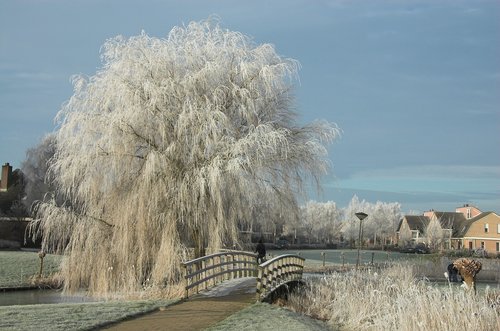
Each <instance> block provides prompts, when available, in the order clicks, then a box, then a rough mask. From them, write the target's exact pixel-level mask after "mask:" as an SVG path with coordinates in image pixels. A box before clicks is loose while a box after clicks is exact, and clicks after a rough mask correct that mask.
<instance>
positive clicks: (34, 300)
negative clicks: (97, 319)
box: [0, 290, 97, 306]
mask: <svg viewBox="0 0 500 331" xmlns="http://www.w3.org/2000/svg"><path fill="white" fill-rule="evenodd" d="M93 301H97V300H96V299H95V298H91V297H88V296H85V294H84V293H82V294H81V295H80V294H76V295H64V294H62V292H61V291H58V290H23V291H7V292H0V306H13V305H36V304H46V303H82V302H93Z"/></svg>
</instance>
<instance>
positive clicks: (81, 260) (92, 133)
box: [37, 20, 339, 294]
mask: <svg viewBox="0 0 500 331" xmlns="http://www.w3.org/2000/svg"><path fill="white" fill-rule="evenodd" d="M101 58H102V61H103V66H102V68H101V69H100V70H99V71H98V72H97V73H96V74H95V75H94V76H92V77H90V78H87V77H82V76H76V77H74V79H73V84H74V94H73V96H72V97H71V98H70V99H69V100H68V101H67V102H66V103H65V104H64V106H63V108H62V109H61V111H60V112H59V113H58V115H57V117H56V119H57V120H58V122H59V130H58V131H57V132H56V138H55V139H56V142H57V144H56V146H57V150H56V152H55V155H54V157H53V158H52V159H51V162H50V168H49V173H50V177H51V178H52V179H53V180H54V183H55V185H56V190H58V191H59V192H61V194H62V195H63V196H67V197H71V199H70V201H69V203H70V205H72V206H78V208H77V209H78V212H77V213H66V212H63V211H61V210H58V208H60V207H58V206H56V205H53V206H50V207H47V208H42V209H40V210H39V212H38V215H37V217H39V219H40V220H41V222H40V225H41V228H42V230H43V233H44V244H45V245H49V244H50V243H57V245H59V246H58V247H61V246H62V244H63V243H65V244H66V245H65V246H64V247H65V253H66V255H67V259H66V260H65V263H64V265H63V268H62V273H63V275H64V277H65V283H64V284H65V288H66V290H76V289H80V288H81V287H87V288H88V289H89V290H90V291H91V292H93V293H97V294H105V293H109V292H114V291H120V292H124V293H127V292H134V291H137V290H141V289H143V288H144V287H145V286H146V287H162V286H165V284H171V283H172V282H175V281H177V280H179V279H180V272H181V271H180V269H179V266H180V262H181V261H182V260H183V259H185V258H187V257H188V256H189V255H190V254H191V252H193V251H194V252H196V254H198V255H199V254H203V252H205V251H206V250H208V251H213V250H217V249H219V248H220V247H222V246H224V245H228V244H230V245H233V244H235V243H238V241H239V239H240V238H239V235H238V226H239V225H240V224H245V223H246V222H247V223H251V222H253V221H254V218H256V217H259V216H258V215H257V214H256V211H259V212H260V211H262V214H261V215H275V214H276V212H275V211H273V210H272V209H273V208H282V207H283V206H287V208H286V209H288V210H295V209H296V205H297V203H296V197H295V193H296V192H297V191H298V190H299V188H300V187H301V184H302V182H303V181H304V180H305V179H306V178H312V179H315V178H318V176H320V175H322V174H324V173H325V172H326V169H327V168H328V160H327V154H326V148H325V147H324V146H323V144H325V143H329V142H331V141H333V140H334V139H336V138H337V137H338V135H339V130H338V129H337V127H336V126H335V125H332V124H329V123H312V124H310V125H307V126H300V125H298V124H297V123H296V114H295V113H294V112H293V111H292V110H291V109H292V107H293V98H292V93H291V91H292V90H293V83H294V81H295V79H296V78H297V76H298V69H299V63H298V62H297V61H295V60H293V59H287V58H283V57H281V56H280V55H278V54H277V53H276V51H275V49H274V47H273V46H272V45H269V44H262V45H256V44H254V43H253V41H252V40H251V38H249V37H247V36H245V35H243V34H241V33H239V32H234V31H229V30H226V29H222V28H221V27H220V26H219V25H218V23H217V22H216V21H214V20H209V21H202V22H192V23H190V24H189V25H188V26H186V27H174V28H173V29H172V31H171V32H170V33H169V34H168V36H167V37H166V38H161V39H160V38H154V37H150V36H148V35H146V34H145V33H142V34H141V35H138V36H134V37H131V38H129V39H125V38H123V37H116V38H113V39H110V40H108V41H106V43H105V44H104V45H103V47H102V55H101ZM266 201H273V203H265V202H266ZM90 215H92V216H90ZM273 217H274V216H273ZM103 227H104V228H105V229H106V230H105V231H103Z"/></svg>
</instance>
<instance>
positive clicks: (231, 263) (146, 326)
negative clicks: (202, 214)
mask: <svg viewBox="0 0 500 331" xmlns="http://www.w3.org/2000/svg"><path fill="white" fill-rule="evenodd" d="M182 267H183V269H184V278H183V279H184V282H185V284H184V289H185V292H184V297H185V299H184V300H181V301H180V302H179V303H177V304H174V305H172V306H168V307H166V308H165V309H162V310H159V311H156V312H153V313H150V314H146V315H144V316H140V317H137V318H134V319H131V320H127V321H123V322H119V323H116V324H113V325H110V326H109V327H107V328H106V330H117V331H141V330H144V331H146V330H147V331H151V330H169V331H184V330H192V331H195V330H204V329H205V328H207V327H209V326H211V325H214V324H216V323H217V322H219V321H222V320H223V319H225V318H227V317H228V316H230V315H231V314H234V313H236V312H237V311H239V310H241V309H243V308H245V307H247V306H249V305H251V304H252V303H255V301H266V300H267V299H270V298H271V297H272V296H273V294H275V293H277V292H278V291H279V290H280V289H282V288H285V286H293V285H295V284H297V283H298V282H300V281H301V279H302V270H303V267H304V258H302V257H300V256H298V255H291V254H286V255H281V256H278V257H275V258H273V259H270V260H269V261H266V262H264V263H262V264H260V265H259V264H257V257H256V255H255V254H253V253H250V252H242V251H224V252H220V253H216V254H212V255H208V256H204V257H201V258H198V259H194V260H191V261H188V262H184V263H182ZM238 278H240V279H238ZM224 282H225V283H226V284H232V283H235V284H238V285H237V286H236V287H235V288H233V289H231V290H230V291H228V293H225V294H223V295H213V294H211V293H210V292H211V291H216V290H217V289H219V288H220V287H224ZM254 284H255V285H254ZM217 285H219V286H220V287H219V286H217ZM253 289H255V294H254V290H253ZM248 290H249V291H248ZM197 293H200V295H194V294H197Z"/></svg>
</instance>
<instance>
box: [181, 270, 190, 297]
mask: <svg viewBox="0 0 500 331" xmlns="http://www.w3.org/2000/svg"><path fill="white" fill-rule="evenodd" d="M181 269H182V270H183V271H184V272H183V274H184V280H183V284H184V298H185V299H187V298H188V292H189V291H188V288H187V287H188V279H187V267H186V265H185V264H184V263H181Z"/></svg>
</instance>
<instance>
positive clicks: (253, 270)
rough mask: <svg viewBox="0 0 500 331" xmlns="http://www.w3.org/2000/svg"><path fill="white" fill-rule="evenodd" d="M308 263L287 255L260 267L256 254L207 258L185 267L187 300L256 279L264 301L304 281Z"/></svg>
mask: <svg viewBox="0 0 500 331" xmlns="http://www.w3.org/2000/svg"><path fill="white" fill-rule="evenodd" d="M304 260H305V259H304V258H303V257H301V256H298V255H294V254H285V255H280V256H277V257H275V258H272V259H270V260H269V261H266V262H264V263H262V264H258V263H257V256H256V254H254V253H251V252H244V251H231V250H227V251H223V252H219V253H216V254H212V255H207V256H203V257H200V258H197V259H194V260H191V261H188V262H184V263H183V264H182V267H183V270H184V282H185V284H184V285H185V286H184V288H185V292H184V297H185V298H188V297H189V295H191V294H193V293H199V292H200V291H203V290H207V289H209V288H211V287H214V286H215V285H217V284H220V283H222V282H224V281H227V280H232V279H235V278H243V277H255V278H256V291H255V293H256V300H257V301H263V300H265V299H266V298H268V297H269V296H270V295H271V294H272V293H273V292H274V291H276V290H277V289H278V288H281V287H282V286H285V285H291V284H296V283H297V282H300V281H301V280H302V272H303V269H304Z"/></svg>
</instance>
